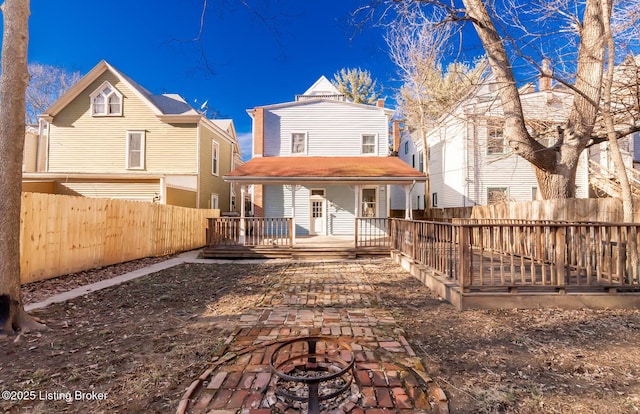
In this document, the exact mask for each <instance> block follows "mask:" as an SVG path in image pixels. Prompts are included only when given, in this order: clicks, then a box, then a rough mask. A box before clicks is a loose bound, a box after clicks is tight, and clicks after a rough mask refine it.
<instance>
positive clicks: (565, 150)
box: [463, 0, 605, 199]
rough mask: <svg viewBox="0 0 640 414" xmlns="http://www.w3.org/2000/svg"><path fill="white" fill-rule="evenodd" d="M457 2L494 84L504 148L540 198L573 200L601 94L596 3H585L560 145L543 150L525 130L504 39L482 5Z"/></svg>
mask: <svg viewBox="0 0 640 414" xmlns="http://www.w3.org/2000/svg"><path fill="white" fill-rule="evenodd" d="M463 3H464V5H465V8H466V9H467V14H468V16H469V18H471V19H472V21H473V24H474V27H475V29H476V32H477V33H478V37H479V38H480V40H481V42H482V45H483V47H484V49H485V51H486V53H487V57H488V60H489V64H490V65H491V70H492V71H493V73H494V75H495V77H496V80H497V81H498V84H499V86H500V88H499V91H498V93H499V96H500V102H501V105H502V108H503V111H504V115H505V126H504V134H505V136H507V137H509V146H510V147H511V148H512V149H513V150H514V152H515V153H516V154H518V155H520V156H521V157H523V158H524V159H525V160H527V161H529V162H530V163H531V164H532V165H533V166H534V167H535V169H536V171H537V177H538V183H539V187H540V192H541V194H542V196H543V198H545V199H548V198H567V197H574V196H575V174H576V168H577V164H578V160H579V156H580V153H581V152H582V151H583V150H584V149H585V148H586V145H587V143H588V142H589V139H590V137H591V133H592V131H593V125H594V122H595V119H596V115H597V112H598V108H599V102H600V95H601V85H602V71H603V67H604V52H605V44H604V41H603V39H604V24H603V18H602V15H601V12H602V11H601V9H600V0H586V6H585V11H584V19H583V25H582V26H581V32H580V34H581V38H580V48H579V51H578V68H577V73H576V75H577V76H576V83H575V90H576V91H578V92H576V93H574V100H573V106H572V108H571V112H570V114H569V119H568V121H567V123H566V127H565V130H564V133H563V136H562V138H561V141H559V142H558V144H557V145H556V146H554V147H551V148H545V147H544V146H543V145H542V144H540V143H539V142H537V141H536V140H535V139H533V137H531V136H530V134H529V133H528V132H527V130H526V125H525V119H524V112H523V110H522V104H521V102H520V96H519V94H518V89H517V86H516V82H515V77H514V75H513V70H512V68H511V62H510V61H509V58H508V56H507V52H506V50H505V47H504V44H503V41H504V39H502V38H501V37H500V35H499V33H498V31H497V30H496V28H495V25H494V23H493V21H492V19H491V17H490V15H489V13H488V11H487V8H486V5H485V3H484V1H483V0H463Z"/></svg>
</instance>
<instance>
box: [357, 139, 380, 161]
mask: <svg viewBox="0 0 640 414" xmlns="http://www.w3.org/2000/svg"><path fill="white" fill-rule="evenodd" d="M371 136H372V137H373V152H364V137H371ZM369 145H371V144H367V146H369ZM360 154H362V155H369V156H373V155H378V134H360Z"/></svg>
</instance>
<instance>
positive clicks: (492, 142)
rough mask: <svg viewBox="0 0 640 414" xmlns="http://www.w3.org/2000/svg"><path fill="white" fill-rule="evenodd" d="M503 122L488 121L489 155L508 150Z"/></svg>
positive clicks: (503, 152)
mask: <svg viewBox="0 0 640 414" xmlns="http://www.w3.org/2000/svg"><path fill="white" fill-rule="evenodd" d="M502 124H503V123H502V122H501V121H498V120H489V121H488V122H487V155H499V154H505V153H506V152H507V145H506V143H505V142H504V134H503V131H502Z"/></svg>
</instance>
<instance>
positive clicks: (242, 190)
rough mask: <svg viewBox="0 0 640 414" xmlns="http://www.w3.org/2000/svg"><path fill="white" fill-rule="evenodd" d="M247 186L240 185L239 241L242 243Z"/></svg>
mask: <svg viewBox="0 0 640 414" xmlns="http://www.w3.org/2000/svg"><path fill="white" fill-rule="evenodd" d="M246 189H247V186H245V185H244V184H242V185H240V235H239V240H238V241H239V242H240V244H243V245H244V236H245V228H246V226H245V219H244V195H245V193H246Z"/></svg>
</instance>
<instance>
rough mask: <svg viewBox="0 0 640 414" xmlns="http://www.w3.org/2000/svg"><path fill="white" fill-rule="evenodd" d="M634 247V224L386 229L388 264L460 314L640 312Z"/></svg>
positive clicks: (398, 225)
mask: <svg viewBox="0 0 640 414" xmlns="http://www.w3.org/2000/svg"><path fill="white" fill-rule="evenodd" d="M634 246H636V247H634ZM637 246H638V228H637V226H636V225H633V224H630V225H623V224H610V223H566V222H533V221H522V220H521V221H518V222H517V223H516V222H507V221H504V220H503V221H496V220H485V221H478V220H475V221H471V220H469V221H465V222H459V223H442V222H426V221H425V222H409V221H404V220H398V221H396V222H394V223H393V224H392V257H393V258H394V260H395V261H396V262H397V263H398V264H400V265H401V266H402V267H404V268H405V269H406V270H408V271H410V272H411V273H412V274H413V275H414V276H416V277H417V278H419V279H420V280H422V281H423V283H425V284H426V285H427V286H429V287H430V288H432V290H434V291H436V292H437V293H438V294H439V295H440V296H442V297H443V298H445V299H447V300H448V301H449V302H451V303H453V304H454V305H455V306H456V307H458V308H459V309H460V310H464V309H470V308H485V309H496V308H538V307H560V308H581V307H591V308H629V307H632V308H640V280H639V278H638V275H639V269H638V267H637V259H638V252H637ZM634 252H635V258H634ZM634 260H635V263H634Z"/></svg>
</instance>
